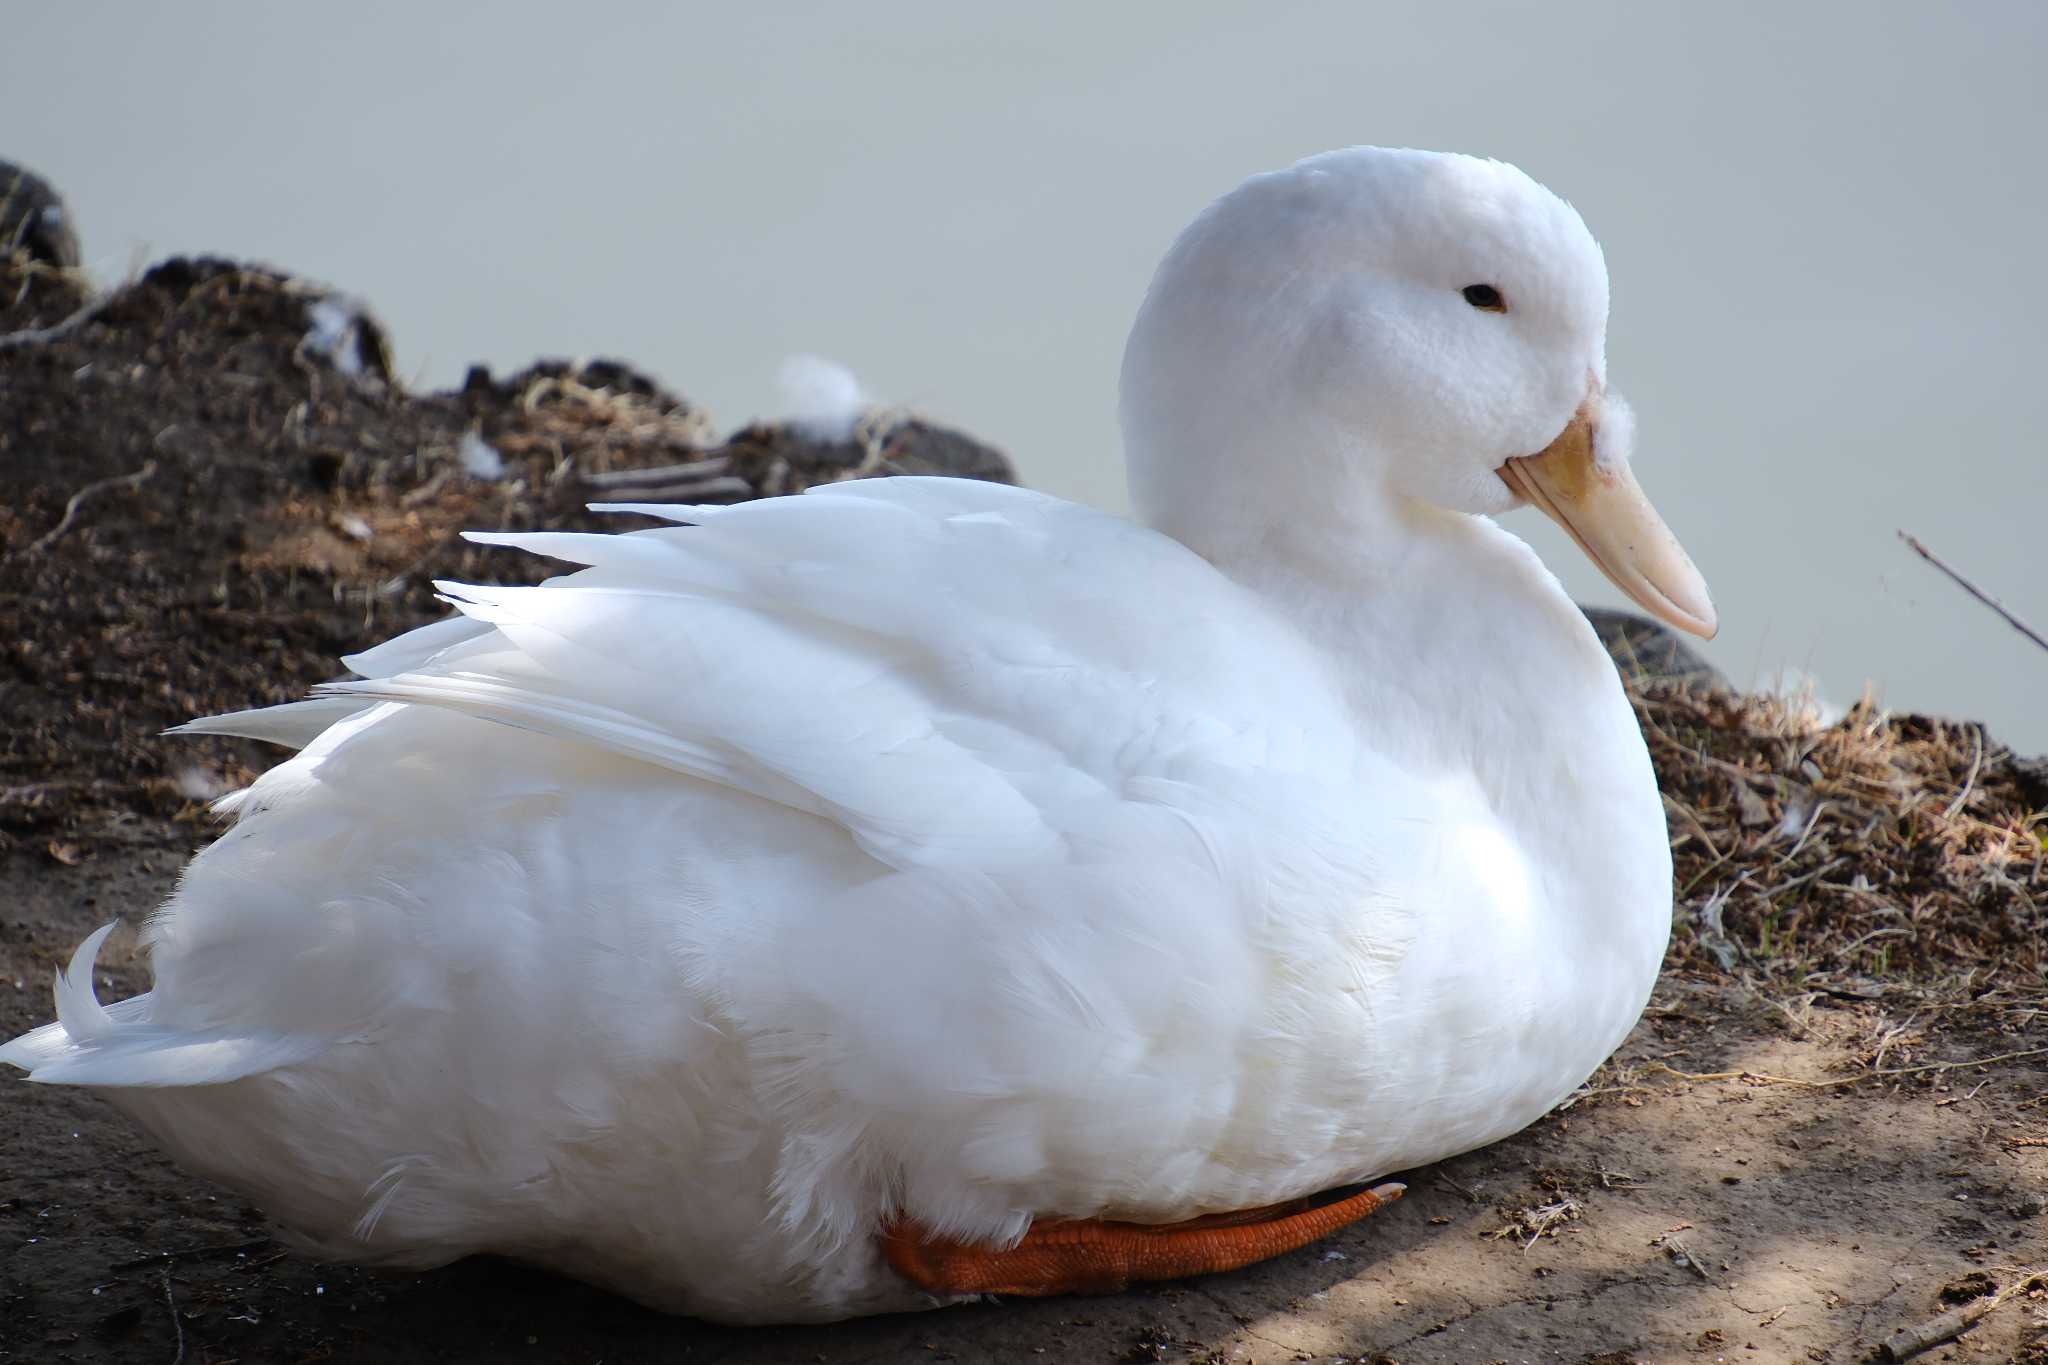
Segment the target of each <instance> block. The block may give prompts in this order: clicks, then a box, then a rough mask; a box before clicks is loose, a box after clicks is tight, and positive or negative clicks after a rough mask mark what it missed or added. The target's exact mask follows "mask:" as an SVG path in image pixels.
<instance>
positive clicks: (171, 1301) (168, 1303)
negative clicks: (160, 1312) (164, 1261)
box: [164, 1266, 185, 1365]
mask: <svg viewBox="0 0 2048 1365" xmlns="http://www.w3.org/2000/svg"><path fill="white" fill-rule="evenodd" d="M164 1307H165V1308H166V1309H168V1310H169V1311H170V1314H171V1326H172V1328H173V1329H174V1330H176V1332H177V1333H178V1353H177V1354H176V1355H174V1356H172V1357H171V1365H184V1360H185V1324H184V1323H182V1322H180V1321H178V1301H177V1300H176V1299H175V1298H173V1297H171V1268H170V1267H169V1266H165V1267H164Z"/></svg>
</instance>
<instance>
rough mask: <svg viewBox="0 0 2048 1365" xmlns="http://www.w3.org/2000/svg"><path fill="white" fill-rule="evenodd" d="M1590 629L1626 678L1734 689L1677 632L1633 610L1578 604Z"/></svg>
mask: <svg viewBox="0 0 2048 1365" xmlns="http://www.w3.org/2000/svg"><path fill="white" fill-rule="evenodd" d="M1579 610H1580V611H1583V612H1584V613H1586V619H1587V620H1588V621H1590V622H1592V623H1593V633H1594V634H1596V635H1598V636H1599V637H1600V643H1601V644H1603V645H1605V646H1607V652H1608V653H1609V654H1610V655H1612V656H1613V658H1614V666H1615V667H1616V668H1619V669H1620V670H1621V676H1622V677H1623V678H1624V679H1626V680H1627V681H1629V682H1648V681H1652V680H1655V681H1662V682H1682V683H1690V684H1691V685H1692V686H1694V687H1705V688H1713V689H1716V690H1719V691H1723V692H1727V691H1733V690H1734V689H1733V688H1732V687H1731V685H1730V684H1729V682H1728V679H1727V677H1726V676H1725V675H1723V674H1722V672H1721V670H1720V669H1718V668H1716V667H1714V666H1713V665H1712V664H1710V663H1708V662H1707V661H1706V660H1705V659H1703V658H1701V657H1700V656H1699V655H1698V654H1697V653H1696V652H1694V650H1693V649H1692V647H1691V646H1690V645H1688V644H1686V643H1685V641H1684V640H1682V639H1680V638H1679V636H1678V632H1676V631H1674V630H1672V629H1670V628H1669V627H1667V626H1664V625H1662V624H1660V623H1658V622H1656V621H1652V620H1651V619H1650V618H1649V617H1647V616H1638V615H1636V614H1635V613H1634V612H1632V611H1613V610H1611V609H1609V608H1607V607H1587V606H1581V607H1580V608H1579Z"/></svg>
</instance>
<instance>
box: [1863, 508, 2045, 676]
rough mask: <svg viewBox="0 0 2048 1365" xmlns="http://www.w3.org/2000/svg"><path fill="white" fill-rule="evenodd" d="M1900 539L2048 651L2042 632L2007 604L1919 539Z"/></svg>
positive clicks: (1904, 534)
mask: <svg viewBox="0 0 2048 1365" xmlns="http://www.w3.org/2000/svg"><path fill="white" fill-rule="evenodd" d="M1899 539H1900V540H1903V541H1905V542H1906V545H1907V546H1908V547H1909V548H1910V549H1911V550H1912V551H1913V553H1914V554H1916V555H1919V556H1920V557H1921V558H1922V559H1924V560H1926V561H1927V562H1928V563H1929V564H1932V565H1933V566H1934V567H1935V568H1937V569H1939V570H1941V571H1942V572H1943V573H1945V574H1947V575H1948V576H1949V578H1950V579H1951V580H1953V581H1954V583H1955V585H1956V586H1957V587H1959V588H1961V589H1962V590H1963V591H1964V592H1966V593H1968V594H1970V596H1972V597H1974V598H1976V599H1977V600H1978V601H1979V602H1982V603H1983V604H1984V605H1985V606H1987V607H1989V608H1991V610H1993V611H1995V612H1997V613H1998V614H1999V615H2000V616H2003V617H2004V618H2005V623H2006V624H2007V625H2009V626H2011V627H2012V628H2013V629H2014V630H2016V631H2018V632H2019V633H2020V634H2022V635H2024V636H2026V637H2027V638H2028V639H2029V640H2032V641H2033V642H2034V643H2035V644H2037V645H2039V646H2041V648H2043V649H2048V639H2043V638H2042V637H2041V632H2039V631H2037V630H2035V629H2034V628H2033V627H2032V626H2030V625H2028V624H2027V623H2026V622H2025V621H2022V620H2020V618H2019V617H2017V616H2014V615H2013V614H2012V613H2011V612H2010V611H2008V610H2007V609H2006V607H2005V604H2004V603H2002V602H2000V601H1999V600H1998V599H1997V598H1995V597H1993V596H1991V595H1990V594H1989V593H1987V592H1985V591H1984V590H1983V589H1982V588H1980V587H1978V586H1977V585H1976V584H1975V583H1972V582H1971V581H1970V580H1969V579H1967V578H1965V577H1963V576H1962V575H1961V574H1959V573H1957V572H1956V571H1955V570H1954V569H1951V568H1950V567H1949V566H1948V565H1946V564H1944V563H1942V561H1941V558H1940V556H1938V555H1936V554H1935V553H1934V551H1932V550H1930V549H1928V548H1927V547H1926V546H1925V545H1922V544H1921V543H1920V542H1919V540H1918V539H1917V538H1915V537H1914V536H1912V535H1910V534H1908V533H1907V532H1905V531H1901V532H1899Z"/></svg>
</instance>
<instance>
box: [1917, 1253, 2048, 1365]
mask: <svg viewBox="0 0 2048 1365" xmlns="http://www.w3.org/2000/svg"><path fill="white" fill-rule="evenodd" d="M2044 1278H2048V1277H2044V1276H2043V1274H2042V1273H2041V1272H2038V1271H2036V1272H2034V1273H2033V1274H2029V1275H2022V1276H2020V1277H2019V1278H2018V1279H2016V1280H2014V1281H2013V1282H2012V1283H2011V1284H2009V1285H2007V1286H2006V1287H2005V1288H2003V1289H2001V1290H1999V1291H1998V1292H1997V1293H1995V1294H1986V1295H1985V1296H1984V1297H1983V1298H1981V1299H1972V1300H1971V1301H1970V1302H1968V1303H1966V1304H1964V1305H1963V1306H1962V1307H1960V1308H1952V1309H1950V1310H1949V1311H1948V1312H1946V1313H1942V1314H1940V1315H1938V1316H1936V1317H1931V1318H1929V1319H1927V1321H1925V1322H1919V1323H1914V1324H1912V1325H1911V1326H1908V1327H1901V1328H1900V1329H1899V1330H1898V1331H1896V1332H1894V1333H1892V1334H1891V1335H1890V1336H1888V1337H1886V1338H1885V1339H1884V1344H1883V1345H1881V1346H1879V1347H1878V1358H1879V1359H1880V1360H1890V1361H1899V1360H1910V1359H1912V1358H1913V1357H1914V1356H1916V1355H1919V1354H1920V1353H1921V1352H1922V1351H1925V1350H1928V1349H1929V1348H1931V1347H1935V1346H1939V1345H1941V1344H1942V1343H1943V1342H1944V1341H1953V1340H1955V1339H1956V1338H1957V1337H1959V1336H1961V1335H1962V1334H1963V1333H1964V1332H1966V1331H1968V1330H1969V1328H1970V1326H1971V1325H1972V1324H1973V1323H1975V1322H1976V1321H1977V1320H1978V1319H1979V1318H1982V1317H1984V1316H1985V1315H1986V1314H1988V1313H1989V1312H1990V1311H1991V1310H1992V1309H1994V1308H1996V1307H1998V1306H1999V1305H2000V1304H2002V1303H2004V1302H2005V1301H2006V1300H2007V1299H2010V1298H2012V1297H2014V1296H2015V1295H2017V1294H2020V1293H2023V1292H2024V1291H2026V1290H2028V1289H2031V1288H2033V1287H2034V1286H2035V1285H2037V1284H2039V1283H2040V1282H2041V1281H2042V1280H2043V1279H2044Z"/></svg>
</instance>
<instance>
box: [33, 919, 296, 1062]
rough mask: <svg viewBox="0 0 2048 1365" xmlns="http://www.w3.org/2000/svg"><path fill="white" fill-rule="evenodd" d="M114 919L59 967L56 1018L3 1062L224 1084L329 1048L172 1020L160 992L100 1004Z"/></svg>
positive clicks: (284, 1037) (291, 1038)
mask: <svg viewBox="0 0 2048 1365" xmlns="http://www.w3.org/2000/svg"><path fill="white" fill-rule="evenodd" d="M113 929H114V926H113V925H111V924H108V925H104V926H102V927H100V928H99V929H96V930H94V931H93V933H92V934H91V935H89V936H88V937H87V938H86V940H85V942H83V943H81V944H79V945H78V951H77V952H75V953H73V954H72V956H71V965H70V966H68V967H66V968H64V969H63V970H61V971H59V972H58V973H57V980H56V996H57V1022H56V1023H54V1024H45V1025H43V1026H42V1027H41V1028H39V1029H32V1030H30V1031H29V1032H27V1033H24V1034H22V1035H21V1036H20V1037H19V1038H16V1039H15V1040H14V1041H13V1042H11V1043H8V1044H6V1045H5V1046H4V1047H0V1062H4V1063H6V1064H8V1065H10V1066H18V1067H20V1068H21V1069H22V1070H24V1071H26V1072H28V1078H29V1079H30V1080H32V1081H41V1082H43V1083H45V1084H49V1085H89V1086H146V1087H147V1086H183V1085H218V1084H220V1083H222V1082H224V1081H233V1080H239V1079H241V1078H242V1077H244V1076H252V1075H255V1074H257V1073H258V1072H263V1071H271V1070H275V1069H276V1068H278V1067H280V1066H288V1065H290V1064H291V1063H293V1062H301V1061H305V1060H306V1059H307V1058H309V1057H312V1056H315V1055H316V1054H318V1053H320V1052H322V1051H324V1050H326V1048H327V1046H328V1044H329V1042H330V1041H331V1040H330V1039H327V1038H325V1037H317V1036H311V1035H306V1034H252V1035H237V1034H232V1033H225V1032H201V1031H194V1030H191V1029H180V1028H169V1027H165V1026H164V1025H161V1024H158V1023H156V1022H155V1021H154V1020H153V1019H152V1017H151V1013H152V1007H153V1006H154V1004H155V1000H154V997H153V996H152V995H151V994H149V993H147V992H145V993H144V994H142V995H138V996H136V997H135V998H133V999H132V1000H123V1001H121V1002H120V1003H119V1004H115V1005H102V1004H100V1002H99V997H98V996H97V995H95V994H94V993H93V987H92V971H93V964H94V962H95V961H96V960H97V959H98V957H99V951H100V945H101V944H103V943H105V942H106V941H107V935H108V934H110V933H112V932H113Z"/></svg>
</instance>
